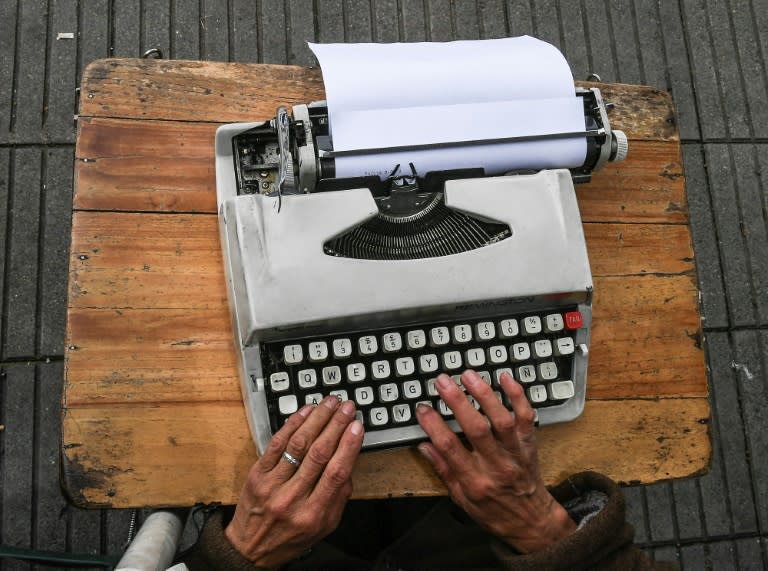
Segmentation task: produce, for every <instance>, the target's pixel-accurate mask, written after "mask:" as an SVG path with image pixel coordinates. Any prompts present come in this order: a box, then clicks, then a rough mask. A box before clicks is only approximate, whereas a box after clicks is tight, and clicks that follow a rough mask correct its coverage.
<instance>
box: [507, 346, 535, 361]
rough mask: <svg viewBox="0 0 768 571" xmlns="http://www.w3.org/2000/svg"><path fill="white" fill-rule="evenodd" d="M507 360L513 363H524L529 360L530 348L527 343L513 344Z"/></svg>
mask: <svg viewBox="0 0 768 571" xmlns="http://www.w3.org/2000/svg"><path fill="white" fill-rule="evenodd" d="M509 358H510V359H512V360H513V361H526V360H528V359H530V358H531V348H530V347H529V346H528V343H515V344H514V345H512V347H511V348H510V350H509Z"/></svg>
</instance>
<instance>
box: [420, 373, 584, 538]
mask: <svg viewBox="0 0 768 571" xmlns="http://www.w3.org/2000/svg"><path fill="white" fill-rule="evenodd" d="M461 381H462V384H463V385H464V386H465V387H466V390H467V392H468V393H469V394H470V395H472V396H473V397H474V398H475V399H476V400H477V402H478V403H479V404H480V407H481V409H482V411H483V413H484V415H485V417H484V416H483V414H481V413H480V412H478V411H477V410H475V408H474V407H473V406H472V404H471V403H470V402H469V400H468V399H467V396H466V395H465V394H464V392H463V391H462V390H461V388H459V387H458V386H457V385H456V383H454V382H453V381H452V380H451V378H450V377H448V376H447V375H440V376H439V377H438V379H437V382H436V386H437V390H438V393H439V394H440V397H441V398H442V399H443V401H445V403H446V404H447V405H448V407H449V408H450V409H451V410H452V411H453V414H454V416H455V417H456V420H457V422H458V423H459V425H460V426H461V428H462V430H463V431H464V435H465V436H466V438H467V440H468V441H469V444H470V445H471V447H472V449H471V450H468V449H467V448H466V447H465V446H464V445H463V444H462V443H461V441H460V440H459V439H458V437H457V436H456V434H454V433H453V431H451V429H450V428H448V426H447V425H446V423H445V421H444V420H443V419H442V418H441V416H440V414H439V413H438V412H437V411H435V410H433V409H432V408H431V407H429V406H426V405H419V406H418V407H417V409H416V416H417V418H418V421H419V424H421V427H422V428H423V429H424V431H425V432H426V433H427V434H428V435H429V438H430V440H431V442H425V443H423V444H420V445H419V451H420V452H421V453H422V454H423V455H424V456H425V457H426V458H427V460H429V462H430V463H431V464H432V466H433V468H434V469H435V472H437V475H438V476H439V477H440V479H441V480H442V481H443V483H444V484H445V485H446V487H447V488H448V491H449V492H450V494H451V497H452V498H453V501H454V502H455V503H456V504H458V506H459V507H461V508H462V509H463V510H464V511H465V512H466V513H467V514H469V516H470V517H472V519H474V520H475V521H476V522H477V523H478V524H480V526H481V527H483V528H484V529H485V530H486V531H488V532H490V533H492V534H493V535H495V536H496V537H498V538H499V539H501V540H503V541H504V542H506V543H507V544H509V545H511V546H512V547H514V548H515V549H517V550H518V551H520V552H522V553H530V552H533V551H539V550H541V549H544V548H546V547H547V546H549V545H551V544H553V543H555V542H557V541H558V540H560V539H562V538H563V537H565V536H566V535H568V534H569V533H571V532H573V531H574V530H575V529H576V524H575V523H574V522H573V520H571V519H570V517H569V516H568V513H567V512H566V511H565V509H564V508H563V507H562V506H561V505H560V504H559V503H558V502H557V501H556V500H555V499H554V498H553V497H552V495H551V494H550V493H549V491H548V490H547V488H546V486H545V485H544V481H543V480H542V478H541V473H540V472H539V464H538V452H537V448H536V438H535V434H534V418H535V416H534V411H533V409H532V408H531V405H530V404H529V403H528V400H527V399H526V398H525V394H524V392H523V387H522V386H520V385H519V384H518V383H517V382H515V381H514V380H513V379H512V377H511V376H510V375H508V374H506V373H504V374H502V376H501V389H502V390H503V391H504V392H505V393H506V395H507V397H509V400H510V402H511V403H512V409H513V411H514V414H513V413H512V412H510V411H509V410H507V409H506V408H505V407H504V406H503V405H502V404H501V403H500V402H499V400H498V398H497V396H496V395H495V394H494V393H493V390H492V389H491V387H489V386H488V385H487V384H486V383H485V382H484V381H483V379H482V378H481V377H480V375H478V374H477V373H476V372H475V371H465V372H464V373H463V374H462V375H461ZM486 418H487V420H486Z"/></svg>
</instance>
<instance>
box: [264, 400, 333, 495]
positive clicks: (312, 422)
mask: <svg viewBox="0 0 768 571" xmlns="http://www.w3.org/2000/svg"><path fill="white" fill-rule="evenodd" d="M338 407H339V400H338V399H337V398H336V397H334V396H327V397H325V398H324V399H323V400H322V401H320V404H319V405H317V406H316V407H314V410H312V412H311V413H310V415H309V416H308V417H307V420H306V421H305V422H304V424H302V426H301V427H299V428H298V429H297V430H295V431H294V433H293V434H292V435H291V437H290V438H289V439H288V442H287V443H286V446H285V448H284V449H283V450H284V451H285V452H287V453H288V454H289V455H290V456H292V457H293V458H295V459H296V460H298V461H299V462H302V461H303V459H304V457H305V456H306V455H307V453H308V451H309V448H310V446H312V443H313V442H314V441H315V440H316V439H317V437H318V436H319V435H320V433H321V432H322V431H323V429H324V428H325V427H326V425H327V424H328V422H329V421H330V419H331V418H332V417H333V414H334V412H335V411H336V409H337V408H338ZM282 454H283V452H282V451H281V452H280V455H281V458H282V460H281V461H280V462H278V464H277V466H276V467H275V473H274V475H275V478H277V480H278V481H281V482H284V481H285V480H287V479H288V478H291V477H292V476H293V475H294V474H295V473H296V470H297V468H298V467H299V465H296V464H293V463H291V462H290V461H288V460H287V459H285V458H284V457H283V456H282Z"/></svg>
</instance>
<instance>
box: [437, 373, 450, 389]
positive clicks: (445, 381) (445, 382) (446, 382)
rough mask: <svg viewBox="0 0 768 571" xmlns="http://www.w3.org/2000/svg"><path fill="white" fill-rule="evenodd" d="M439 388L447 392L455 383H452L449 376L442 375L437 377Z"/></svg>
mask: <svg viewBox="0 0 768 571" xmlns="http://www.w3.org/2000/svg"><path fill="white" fill-rule="evenodd" d="M436 382H437V386H438V387H439V388H441V389H443V390H446V389H447V388H448V387H449V386H451V385H452V384H453V381H451V378H450V377H449V376H448V375H440V376H439V377H437V381H436Z"/></svg>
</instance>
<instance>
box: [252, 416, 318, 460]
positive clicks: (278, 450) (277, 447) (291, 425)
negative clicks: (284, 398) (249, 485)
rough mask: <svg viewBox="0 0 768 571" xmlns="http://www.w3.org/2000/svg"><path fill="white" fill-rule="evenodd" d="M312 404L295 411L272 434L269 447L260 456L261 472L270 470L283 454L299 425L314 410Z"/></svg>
mask: <svg viewBox="0 0 768 571" xmlns="http://www.w3.org/2000/svg"><path fill="white" fill-rule="evenodd" d="M313 408H314V407H312V405H309V404H308V405H306V406H303V407H302V408H300V409H299V410H298V411H296V412H295V413H293V414H292V415H291V416H289V417H288V420H286V421H285V424H284V425H283V427H282V428H281V429H280V430H278V431H277V432H275V433H274V434H273V435H272V439H271V440H270V441H269V445H268V446H267V449H266V450H265V451H264V455H263V456H262V457H261V458H259V461H258V469H259V471H260V472H269V471H270V470H272V469H273V468H274V467H275V465H277V463H278V462H280V459H281V458H282V455H283V450H285V447H286V445H287V444H288V439H289V438H290V437H291V436H292V435H293V433H294V432H296V430H298V429H299V427H300V426H301V425H302V424H304V421H306V419H307V417H308V416H309V414H310V413H311V412H312V409H313Z"/></svg>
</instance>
